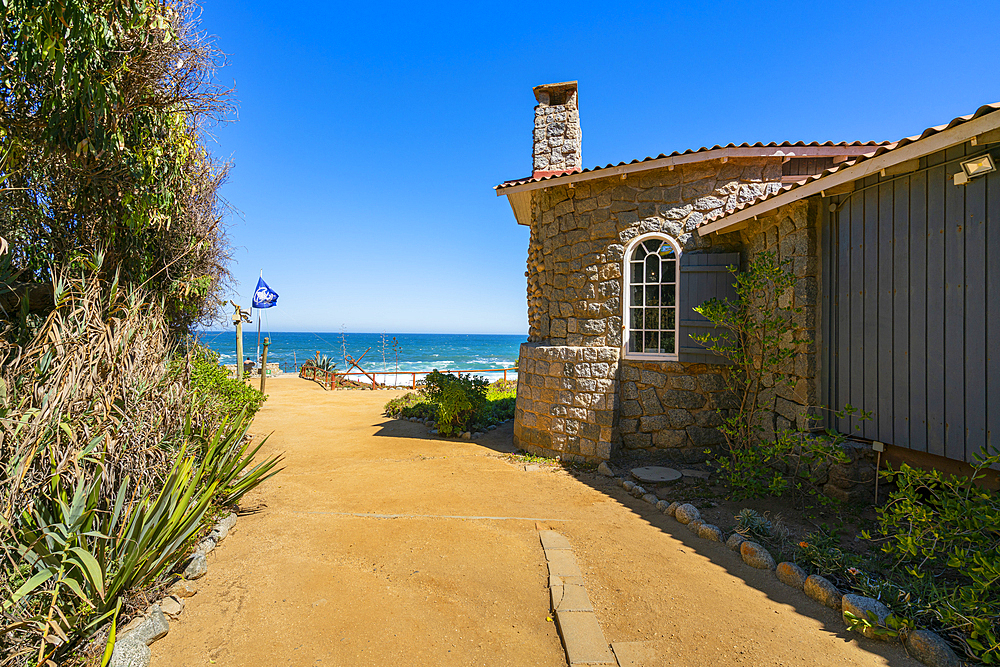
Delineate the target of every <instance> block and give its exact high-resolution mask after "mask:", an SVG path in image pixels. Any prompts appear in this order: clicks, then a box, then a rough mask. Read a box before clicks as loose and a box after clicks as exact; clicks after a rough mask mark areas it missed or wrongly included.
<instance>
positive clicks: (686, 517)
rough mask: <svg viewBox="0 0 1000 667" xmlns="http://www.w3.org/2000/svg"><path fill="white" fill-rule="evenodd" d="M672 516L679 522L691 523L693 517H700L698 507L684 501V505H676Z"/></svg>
mask: <svg viewBox="0 0 1000 667" xmlns="http://www.w3.org/2000/svg"><path fill="white" fill-rule="evenodd" d="M674 518H675V519H677V520H678V521H680V522H681V523H691V522H692V521H694V520H695V519H700V518H701V512H699V511H698V508H697V507H695V506H694V505H691V504H690V503H685V504H684V505H680V506H678V507H677V509H675V510H674Z"/></svg>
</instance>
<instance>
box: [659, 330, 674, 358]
mask: <svg viewBox="0 0 1000 667" xmlns="http://www.w3.org/2000/svg"><path fill="white" fill-rule="evenodd" d="M661 339H662V341H663V352H664V353H665V354H674V353H675V352H677V348H676V346H675V341H676V339H675V338H674V334H673V333H664V334H663V335H662V336H661Z"/></svg>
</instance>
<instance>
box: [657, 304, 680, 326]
mask: <svg viewBox="0 0 1000 667" xmlns="http://www.w3.org/2000/svg"><path fill="white" fill-rule="evenodd" d="M676 312H677V311H676V310H674V309H673V308H664V309H663V313H662V314H661V315H660V323H661V324H662V326H661V328H662V329H669V330H671V331H672V330H674V329H676V328H677V326H676V320H675V313H676Z"/></svg>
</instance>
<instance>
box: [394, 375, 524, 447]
mask: <svg viewBox="0 0 1000 667" xmlns="http://www.w3.org/2000/svg"><path fill="white" fill-rule="evenodd" d="M515 393H516V384H515V383H513V382H509V381H508V382H505V381H503V380H499V381H497V382H494V383H493V384H489V383H488V382H487V380H486V379H485V378H482V377H472V376H468V375H459V376H454V375H449V374H446V373H438V372H437V371H435V372H433V373H430V374H429V375H428V376H427V379H426V381H425V382H424V386H423V387H421V388H420V389H419V390H417V391H411V392H407V393H406V394H404V395H402V396H400V397H399V398H394V399H392V400H390V401H389V402H387V403H386V404H385V414H386V415H388V416H390V417H402V418H404V419H409V418H412V417H418V418H420V419H431V420H434V421H436V422H437V425H438V430H439V432H441V433H442V434H444V435H452V434H455V433H461V432H462V431H467V430H483V429H485V428H487V427H488V426H492V425H495V424H499V423H500V422H504V421H507V420H508V419H513V417H514V403H515Z"/></svg>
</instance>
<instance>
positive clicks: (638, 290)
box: [631, 285, 643, 306]
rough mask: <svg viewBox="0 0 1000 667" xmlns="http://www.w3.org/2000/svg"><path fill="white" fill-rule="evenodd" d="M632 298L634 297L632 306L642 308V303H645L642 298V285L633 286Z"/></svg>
mask: <svg viewBox="0 0 1000 667" xmlns="http://www.w3.org/2000/svg"><path fill="white" fill-rule="evenodd" d="M631 297H632V305H633V306H641V305H642V302H643V298H642V285H633V286H632V294H631Z"/></svg>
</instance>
